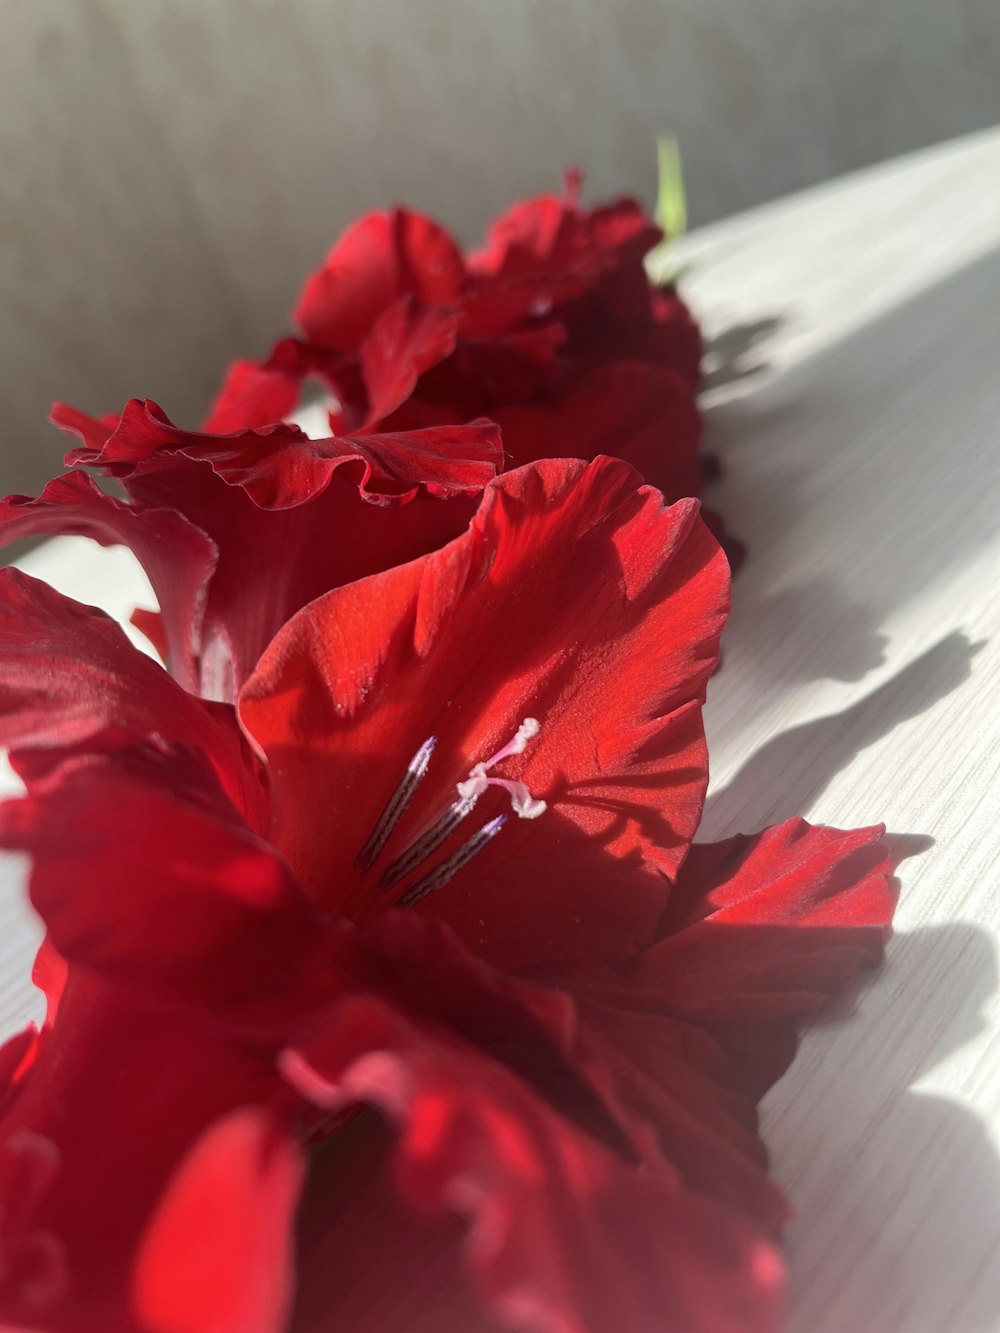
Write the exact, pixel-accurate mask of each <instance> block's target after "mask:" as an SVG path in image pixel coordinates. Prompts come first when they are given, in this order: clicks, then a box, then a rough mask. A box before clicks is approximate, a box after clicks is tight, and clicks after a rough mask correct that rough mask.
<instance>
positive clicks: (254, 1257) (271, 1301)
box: [133, 1107, 305, 1333]
mask: <svg viewBox="0 0 1000 1333" xmlns="http://www.w3.org/2000/svg"><path fill="white" fill-rule="evenodd" d="M304 1166H305V1164H304V1161H303V1159H302V1155H301V1153H300V1151H299V1149H298V1147H297V1145H296V1143H295V1141H294V1139H292V1138H291V1137H290V1136H289V1134H288V1133H287V1131H286V1130H285V1129H284V1128H283V1127H282V1125H281V1124H280V1123H279V1122H278V1121H276V1120H275V1119H274V1118H273V1117H272V1116H271V1115H269V1114H268V1113H267V1112H266V1111H264V1110H262V1109H260V1108H256V1107H244V1108H242V1109H240V1110H236V1111H233V1112H232V1113H231V1114H229V1115H227V1116H225V1117H223V1118H222V1119H221V1120H219V1121H217V1122H216V1123H215V1124H214V1125H212V1126H211V1127H210V1128H209V1129H207V1130H206V1131H205V1133H204V1134H203V1135H202V1136H201V1138H200V1139H199V1140H198V1141H197V1143H196V1144H195V1145H194V1147H193V1148H192V1149H191V1151H190V1152H189V1153H188V1155H187V1156H186V1157H185V1158H184V1160H183V1161H182V1162H181V1164H180V1166H179V1167H178V1169H177V1170H176V1171H175V1173H174V1175H173V1177H172V1179H171V1181H170V1183H169V1185H168V1187H167V1190H166V1192H165V1194H164V1196H163V1197H162V1198H161V1200H160V1202H159V1204H158V1206H157V1209H156V1212H155V1214H154V1216H153V1219H152V1221H151V1223H150V1225H149V1227H148V1229H147V1230H146V1233H145V1235H144V1237H143V1241H142V1246H141V1249H140V1251H139V1256H138V1260H137V1264H136V1271H135V1278H134V1298H133V1299H134V1307H135V1310H136V1313H137V1315H138V1316H139V1319H140V1321H141V1322H142V1324H143V1326H144V1327H148V1328H150V1329H155V1330H156V1333H276V1330H279V1329H283V1328H285V1327H286V1325H287V1320H288V1315H289V1311H290V1308H291V1302H292V1295H293V1291H294V1286H295V1267H294V1254H293V1227H292V1224H293V1221H294V1216H295V1208H296V1204H297V1203H298V1196H299V1190H300V1187H301V1184H302V1177H303V1173H304Z"/></svg>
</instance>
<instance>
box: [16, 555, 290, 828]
mask: <svg viewBox="0 0 1000 1333" xmlns="http://www.w3.org/2000/svg"><path fill="white" fill-rule="evenodd" d="M153 737H156V738H160V739H164V738H165V739H166V741H168V742H169V743H170V744H173V745H182V746H186V747H190V748H192V749H196V750H198V751H201V752H203V753H204V754H205V755H206V756H207V757H208V758H209V759H210V760H211V762H212V764H213V766H214V771H215V774H216V776H217V778H218V779H219V781H220V782H221V783H222V784H223V787H224V789H225V790H226V791H227V792H228V794H229V799H230V800H232V801H233V802H234V803H235V804H236V805H237V806H238V807H239V808H240V809H243V810H245V811H246V812H247V817H248V818H249V819H251V820H259V819H261V818H262V817H263V809H264V796H263V791H262V789H261V784H260V779H259V776H258V774H257V772H256V771H255V766H254V765H253V764H252V762H251V761H250V760H249V758H248V756H247V753H246V749H245V745H244V742H243V738H242V736H241V734H240V732H239V729H238V727H237V726H236V723H235V719H234V717H233V714H232V711H231V710H228V709H222V708H219V707H216V706H215V705H211V704H205V703H203V702H202V701H201V700H199V699H196V698H194V697H193V696H192V695H190V694H188V693H187V692H186V691H185V690H183V689H181V687H180V686H179V685H178V684H177V683H176V681H174V680H173V679H171V677H170V676H169V675H168V674H167V673H166V672H165V671H164V670H163V668H162V667H161V666H159V665H158V664H157V663H156V662H154V661H153V660H152V659H151V658H149V657H147V656H146V655H145V654H144V653H141V652H139V651H138V650H137V649H136V648H134V647H133V646H132V644H131V643H129V641H128V639H127V638H126V637H125V634H124V633H123V632H122V630H121V628H120V627H119V626H118V625H117V624H116V623H115V622H114V621H113V620H111V619H110V617H109V616H106V615H105V614H104V612H103V611H99V610H97V608H96V607H92V606H84V605H82V604H81V603H80V602H74V601H72V600H71V599H70V598H69V597H63V596H62V594H61V593H58V592H56V591H55V590H54V589H52V588H50V587H49V586H48V584H46V583H42V582H41V581H40V580H39V579H34V578H32V577H31V576H30V575H28V574H23V573H21V571H20V570H17V569H11V568H7V569H3V570H0V743H2V744H4V745H6V746H9V747H10V750H11V759H12V762H13V764H14V767H15V768H16V769H17V771H18V772H19V773H21V774H22V776H24V777H26V779H27V780H28V781H29V783H30V781H31V778H32V776H33V775H34V776H38V775H39V774H41V773H43V772H44V771H45V769H46V768H47V767H49V766H51V765H52V764H54V763H57V762H58V761H59V760H61V759H62V758H63V757H64V754H65V753H66V752H67V751H68V750H71V749H72V748H73V747H78V746H81V745H83V744H86V745H87V746H88V747H89V748H90V749H92V750H103V751H113V750H116V749H119V748H122V747H124V746H127V745H131V744H133V743H135V742H143V741H146V740H147V739H150V738H153Z"/></svg>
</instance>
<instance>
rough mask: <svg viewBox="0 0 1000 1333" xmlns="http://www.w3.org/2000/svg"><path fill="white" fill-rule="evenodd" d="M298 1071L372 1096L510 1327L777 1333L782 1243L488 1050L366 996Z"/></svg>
mask: <svg viewBox="0 0 1000 1333" xmlns="http://www.w3.org/2000/svg"><path fill="white" fill-rule="evenodd" d="M284 1069H285V1073H286V1076H287V1077H289V1078H290V1079H291V1081H292V1083H293V1085H294V1086H295V1087H296V1088H297V1090H298V1091H299V1092H300V1093H301V1094H302V1095H303V1096H305V1097H307V1098H308V1099H310V1100H312V1101H313V1102H314V1103H315V1104H316V1105H317V1106H320V1107H323V1108H326V1109H330V1110H335V1109H338V1108H340V1107H342V1106H345V1105H351V1104H354V1103H359V1102H360V1103H362V1104H365V1105H369V1106H372V1107H375V1108H377V1109H378V1110H379V1111H380V1112H381V1113H382V1114H383V1115H385V1116H386V1117H387V1119H388V1120H389V1121H390V1122H391V1123H392V1124H393V1125H394V1127H395V1129H396V1131H397V1134H398V1141H397V1145H396V1149H395V1153H394V1158H393V1162H392V1178H393V1181H394V1183H395V1187H396V1189H397V1190H398V1191H399V1193H400V1195H401V1197H402V1199H403V1201H404V1203H405V1204H406V1205H407V1206H408V1207H409V1208H410V1209H412V1210H413V1211H414V1212H416V1213H417V1214H418V1215H424V1216H426V1217H427V1218H428V1221H429V1222H430V1223H431V1225H434V1224H435V1222H436V1221H437V1220H439V1219H441V1218H443V1217H446V1216H447V1215H449V1214H457V1215H459V1216H460V1217H461V1218H462V1219H463V1220H464V1221H465V1222H466V1224H467V1227H468V1234H467V1238H466V1240H465V1257H466V1262H467V1264H468V1265H469V1269H470V1272H471V1275H472V1278H473V1280H474V1282H475V1283H476V1285H477V1287H478V1288H479V1291H480V1292H481V1295H482V1299H483V1300H484V1301H485V1303H486V1305H487V1307H488V1309H490V1310H492V1311H493V1312H494V1314H495V1316H497V1317H498V1318H499V1320H500V1322H501V1323H506V1324H508V1325H509V1326H510V1327H511V1328H525V1329H532V1330H535V1331H536V1333H620V1330H623V1329H628V1330H629V1333H646V1331H647V1330H648V1333H654V1331H655V1333H662V1331H663V1330H664V1329H672V1328H676V1329H688V1328H690V1329H705V1330H708V1329H711V1330H712V1333H750V1331H751V1330H753V1331H754V1333H763V1331H764V1330H770V1329H773V1328H774V1327H775V1321H776V1317H777V1311H778V1305H779V1302H780V1288H781V1264H780V1260H779V1259H778V1257H777V1255H776V1253H775V1252H774V1251H773V1250H772V1249H771V1248H770V1247H769V1246H768V1245H767V1244H765V1243H763V1242H760V1241H758V1240H757V1239H756V1238H755V1237H754V1236H753V1235H752V1233H750V1232H749V1231H748V1230H746V1229H744V1228H743V1227H742V1226H741V1225H740V1224H739V1223H735V1222H733V1221H731V1220H730V1219H729V1218H728V1217H727V1216H726V1214H725V1213H724V1212H723V1211H722V1210H721V1209H719V1208H718V1207H717V1206H716V1205H714V1204H713V1203H711V1202H710V1201H709V1200H707V1199H703V1198H699V1197H698V1196H696V1195H693V1194H691V1193H690V1192H688V1191H687V1190H685V1189H684V1188H683V1187H682V1186H681V1184H680V1182H679V1181H678V1179H677V1178H676V1176H675V1175H673V1173H672V1172H670V1171H669V1170H668V1169H666V1168H661V1169H654V1168H647V1169H646V1170H645V1171H643V1172H641V1173H640V1172H639V1171H638V1170H636V1169H635V1168H634V1167H632V1166H629V1165H627V1164H626V1163H624V1162H622V1161H621V1159H620V1158H618V1157H617V1156H615V1154H614V1153H612V1152H611V1151H610V1150H609V1149H607V1148H605V1147H603V1146H602V1145H601V1144H599V1143H597V1142H596V1141H595V1140H593V1139H592V1138H590V1137H589V1136H588V1135H586V1134H584V1133H583V1132H582V1131H580V1130H577V1129H575V1128H574V1127H573V1126H571V1125H570V1124H569V1123H568V1122H566V1121H565V1120H563V1119H562V1117H560V1116H559V1115H558V1114H557V1113H555V1112H554V1111H552V1110H551V1109H549V1108H548V1107H547V1106H546V1105H545V1103H544V1102H543V1101H541V1100H540V1099H539V1098H538V1097H537V1096H535V1095H534V1094H533V1093H532V1092H531V1091H530V1089H529V1088H528V1087H527V1086H526V1085H525V1084H524V1083H523V1082H522V1081H521V1080H520V1079H518V1078H517V1077H516V1076H515V1075H513V1074H512V1073H510V1072H509V1071H508V1070H507V1069H505V1068H504V1067H502V1066H501V1065H499V1064H497V1063H496V1062H495V1061H493V1060H490V1059H489V1058H488V1057H486V1056H485V1055H484V1054H482V1053H481V1052H478V1051H476V1050H475V1049H474V1048H473V1047H471V1046H468V1045H466V1044H465V1043H463V1042H460V1041H456V1040H453V1039H451V1038H449V1037H446V1036H445V1035H443V1034H442V1033H440V1032H437V1033H435V1032H434V1031H433V1030H430V1029H428V1028H425V1027H421V1026H418V1025H415V1024H413V1023H412V1022H410V1021H409V1020H408V1019H407V1018H405V1017H404V1016H403V1015H402V1014H401V1013H399V1012H397V1011H396V1010H395V1009H394V1008H393V1007H392V1006H391V1005H389V1004H387V1003H384V1002H381V1001H378V1000H374V999H368V998H363V997H356V998H353V999H348V1000H345V1001H344V1002H343V1003H342V1004H341V1005H340V1006H338V1007H337V1009H336V1010H334V1011H333V1012H331V1013H330V1014H329V1015H328V1025H327V1029H326V1032H325V1033H324V1034H323V1035H322V1036H319V1035H317V1036H316V1037H315V1038H314V1039H313V1040H311V1041H310V1042H309V1043H308V1044H307V1045H305V1046H302V1047H299V1048H297V1049H295V1050H290V1051H289V1052H287V1053H286V1056H285V1058H284ZM390 1220H391V1218H390ZM390 1234H391V1233H390ZM337 1257H338V1256H337V1255H336V1254H335V1253H331V1254H330V1263H331V1265H333V1264H335V1263H336V1262H337Z"/></svg>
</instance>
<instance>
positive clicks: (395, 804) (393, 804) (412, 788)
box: [355, 736, 437, 875]
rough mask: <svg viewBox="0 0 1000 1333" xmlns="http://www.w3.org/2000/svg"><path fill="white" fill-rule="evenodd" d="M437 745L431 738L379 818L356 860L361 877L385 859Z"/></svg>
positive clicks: (419, 751)
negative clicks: (394, 830)
mask: <svg viewBox="0 0 1000 1333" xmlns="http://www.w3.org/2000/svg"><path fill="white" fill-rule="evenodd" d="M436 745H437V737H436V736H430V737H428V739H427V740H425V741H424V743H423V745H421V747H420V749H419V750H418V751H417V753H416V754H415V755H414V756H413V758H412V759H411V760H410V762H409V764H408V765H407V768H406V772H405V773H404V774H403V776H402V778H401V779H400V783H399V786H398V787H397V788H396V790H395V791H394V792H393V793H392V795H391V796H390V797H389V800H388V802H387V804H386V807H385V809H384V810H383V811H382V813H381V814H380V815H379V817H378V820H377V822H376V824H375V827H374V828H373V829H372V831H371V834H370V835H369V838H368V841H367V842H366V843H365V845H364V846H363V847H362V848H361V851H360V852H358V855H357V857H356V858H355V865H358V866H360V867H361V873H362V874H364V875H366V874H367V873H368V871H369V870H371V868H372V866H373V865H374V864H375V862H376V861H377V860H378V858H379V857H380V856H381V855H382V852H383V850H384V849H385V845H386V843H387V842H388V841H389V839H390V838H391V837H392V832H393V829H394V828H395V827H396V825H397V824H398V823H399V821H400V820H401V819H402V818H403V815H404V814H405V813H406V807H407V806H408V805H409V804H410V802H411V801H412V800H413V796H414V793H415V792H416V790H417V788H418V787H419V786H420V782H421V780H422V779H423V777H424V774H425V773H426V772H427V766H428V764H429V763H430V762H431V755H432V754H433V753H434V748H435V746H436Z"/></svg>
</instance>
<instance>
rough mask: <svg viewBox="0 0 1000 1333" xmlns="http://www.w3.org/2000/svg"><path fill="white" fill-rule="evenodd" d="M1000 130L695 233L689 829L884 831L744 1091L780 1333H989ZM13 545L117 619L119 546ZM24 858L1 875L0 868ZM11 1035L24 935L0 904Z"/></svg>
mask: <svg viewBox="0 0 1000 1333" xmlns="http://www.w3.org/2000/svg"><path fill="white" fill-rule="evenodd" d="M998 183H1000V135H996V134H993V135H986V136H978V137H976V138H975V139H971V140H968V141H964V142H960V143H958V144H955V145H952V146H950V147H948V148H945V149H941V150H935V151H933V152H928V153H924V154H921V155H920V156H919V157H917V158H914V159H910V160H907V161H905V162H900V163H895V164H892V165H891V166H889V167H887V168H884V169H879V170H875V171H872V172H866V173H863V174H862V175H860V176H858V177H854V178H850V179H847V180H844V181H842V182H837V183H834V184H831V185H828V186H825V187H822V188H821V189H818V190H815V191H810V192H809V193H808V194H806V195H803V196H799V197H797V198H792V199H789V200H787V201H784V202H783V203H780V204H777V205H771V206H768V207H767V208H764V209H761V210H758V211H757V212H754V213H752V214H747V215H745V216H743V217H740V218H736V219H733V220H731V221H729V222H726V223H724V224H719V225H717V226H714V227H712V228H707V229H705V230H704V231H702V232H700V233H696V234H694V235H693V236H692V237H691V238H690V240H689V242H688V244H687V246H686V250H685V255H686V257H687V258H689V259H690V260H691V262H692V264H693V268H692V271H691V272H690V274H689V275H688V278H687V280H686V282H687V287H686V290H687V292H688V295H689V296H690V298H691V300H692V302H693V303H694V304H695V306H696V307H697V309H698V310H699V313H700V314H701V315H702V316H703V318H704V320H705V323H706V327H707V329H708V331H709V333H710V335H712V337H713V339H714V348H713V353H712V362H711V364H712V365H713V366H714V370H713V372H712V377H711V387H710V389H709V391H708V394H707V397H706V402H707V404H708V447H709V449H710V450H711V451H714V452H715V453H717V454H718V456H719V458H720V460H721V462H722V464H723V468H724V476H723V480H722V481H721V483H720V484H718V485H717V486H716V487H715V488H714V491H713V493H712V494H710V495H709V497H708V498H709V500H710V502H711V503H712V505H713V506H714V507H716V508H719V509H721V510H722V511H723V512H724V513H726V515H727V517H728V519H729V522H730V525H731V526H732V528H733V529H734V530H735V531H736V532H737V533H738V534H739V535H740V536H742V537H743V538H744V539H745V540H746V542H747V543H748V545H749V548H750V555H749V559H748V562H747V564H746V566H745V568H744V569H743V571H742V572H741V573H740V574H739V576H738V579H737V581H736V585H735V605H734V612H733V617H732V621H731V624H730V627H729V629H728V630H727V634H726V640H725V654H726V656H725V665H724V667H723V670H722V672H721V673H720V674H719V676H718V677H717V678H716V679H715V681H714V682H713V686H712V690H711V695H710V700H709V707H708V727H709V739H710V744H711V748H712V755H713V782H712V789H711V793H710V798H709V803H708V809H707V813H706V822H705V828H704V836H711V837H715V836H720V835H724V834H726V833H729V832H732V831H734V830H736V829H743V830H752V829H756V828H759V827H761V826H762V825H764V824H766V823H769V822H772V821H774V820H775V819H779V818H782V817H784V816H787V815H791V814H795V813H801V814H805V815H807V816H809V817H810V818H812V819H813V820H815V821H817V822H823V823H831V824H840V825H844V826H851V825H858V824H870V823H874V822H877V821H879V820H884V821H885V822H886V823H887V824H888V826H889V828H890V831H891V833H892V834H893V842H894V847H895V851H896V855H897V858H898V859H899V860H900V866H899V877H900V880H901V886H902V892H901V899H900V909H899V917H898V930H897V933H896V935H895V938H894V940H893V942H892V944H891V946H890V950H889V955H888V959H887V962H886V964H885V966H884V967H883V968H882V969H881V970H879V971H877V972H876V973H874V974H872V975H871V976H870V977H869V978H867V979H866V980H865V982H864V984H863V985H861V986H860V987H859V988H858V990H857V992H856V993H855V994H854V995H853V996H851V997H849V998H848V999H847V1000H845V1002H844V1004H843V1005H841V1006H840V1008H839V1009H838V1010H837V1012H835V1013H831V1014H828V1015H826V1016H824V1019H823V1021H822V1022H821V1023H819V1024H818V1025H816V1026H815V1027H814V1028H813V1030H812V1031H811V1032H810V1033H809V1034H808V1036H807V1038H806V1041H805V1043H804V1046H803V1049H802V1052H801V1054H800V1056H799V1058H798V1060H797V1061H796V1063H795V1065H794V1066H793V1069H792V1071H791V1072H790V1073H789V1075H788V1076H787V1077H786V1078H785V1079H784V1080H783V1081H782V1082H781V1083H780V1084H779V1085H778V1087H777V1088H776V1089H775V1090H774V1092H773V1093H772V1095H771V1096H770V1097H769V1098H768V1100H767V1103H766V1106H765V1115H764V1132H765V1136H766V1138H767V1141H768V1143H769V1144H770V1146H771V1149H772V1152H773V1160H774V1170H775V1173H776V1175H777V1177H778V1179H779V1180H780V1181H781V1182H782V1184H783V1185H784V1186H785V1187H786V1188H787V1189H788V1190H789V1191H790V1193H791V1195H792V1197H793V1199H794V1201H795V1204H796V1207H797V1211H798V1216H797V1219H796V1221H795V1222H793V1224H792V1225H791V1227H790V1228H789V1231H788V1237H787V1240H788V1252H789V1256H790V1262H791V1270H792V1276H793V1283H794V1293H793V1306H792V1310H791V1316H790V1321H789V1329H790V1330H791V1333H846V1331H847V1330H850V1331H851V1333H993V1331H994V1330H996V1329H998V1328H1000V1268H998V1266H997V1263H996V1255H997V1253H998V1252H1000V1158H998V1147H1000V1050H998V1042H997V1033H998V1030H1000V1005H998V996H997V985H998V969H997V942H998V935H1000V772H998V769H1000V706H998V703H997V698H998V695H1000V651H998V646H997V635H998V630H1000V531H998V517H997V516H998V515H1000V457H998V445H1000V375H998V371H997V367H998V365H1000V314H998V311H1000V186H998ZM84 550H85V544H84V543H80V542H77V541H71V542H66V543H50V544H48V545H47V546H46V547H43V548H41V549H40V550H39V551H37V552H35V553H33V554H32V555H31V556H29V557H28V558H27V559H26V560H25V561H24V562H23V564H24V566H25V567H26V568H30V569H31V570H32V571H33V572H36V573H39V574H41V575H42V576H44V577H49V578H52V579H53V580H54V581H58V582H59V583H60V586H62V587H63V588H64V589H65V590H66V591H69V592H72V593H76V594H77V595H83V596H85V597H87V598H88V599H90V600H102V601H103V604H105V605H106V606H108V608H109V609H110V610H112V611H113V612H114V613H116V614H122V613H123V612H124V609H125V607H126V606H127V605H129V604H130V603H131V602H132V601H133V600H142V599H143V598H146V599H147V604H148V589H146V588H144V587H143V586H142V585H141V584H140V583H138V582H136V580H135V576H134V574H133V573H130V572H129V568H128V565H127V562H126V561H125V560H124V558H123V557H120V556H119V555H116V554H114V553H112V554H108V553H103V552H100V553H98V552H95V553H93V554H91V555H89V556H87V555H85V554H84ZM16 872H17V867H16V866H10V867H8V873H9V875H10V876H11V877H12V878H16ZM0 911H2V912H3V914H4V915H3V917H2V920H0V932H2V934H0V939H2V946H0V949H2V952H0V967H2V969H3V989H2V991H0V1005H2V1009H3V1015H4V1026H5V1028H7V1029H10V1028H11V1027H12V1026H14V1024H15V1020H17V1021H20V1019H21V1018H22V1016H23V1014H24V1012H25V1011H26V1009H27V1008H28V1007H29V1006H30V1004H31V999H30V993H29V990H28V988H27V986H26V984H25V983H24V982H23V980H19V979H18V978H19V975H20V976H22V977H23V973H19V968H22V967H26V966H27V959H28V957H29V955H30V944H29V937H30V935H31V927H30V926H29V923H28V920H27V916H26V914H25V913H24V912H23V910H21V909H19V908H18V907H17V905H16V901H15V898H14V896H13V894H12V893H11V892H10V891H9V890H8V891H6V892H4V893H3V894H2V895H0Z"/></svg>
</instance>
